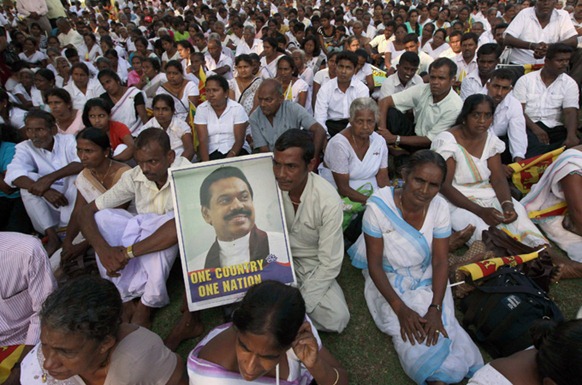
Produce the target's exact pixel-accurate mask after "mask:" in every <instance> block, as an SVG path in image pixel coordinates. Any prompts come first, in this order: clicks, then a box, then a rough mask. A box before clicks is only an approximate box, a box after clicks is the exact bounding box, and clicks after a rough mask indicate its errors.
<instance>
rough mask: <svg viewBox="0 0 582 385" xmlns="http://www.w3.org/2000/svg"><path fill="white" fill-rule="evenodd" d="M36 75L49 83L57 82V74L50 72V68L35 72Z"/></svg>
mask: <svg viewBox="0 0 582 385" xmlns="http://www.w3.org/2000/svg"><path fill="white" fill-rule="evenodd" d="M34 75H39V76H41V77H43V78H45V79H46V80H48V81H49V82H50V81H53V82H54V81H55V73H54V72H53V71H51V70H49V69H48V68H40V69H39V70H38V71H36V72H35V74H34Z"/></svg>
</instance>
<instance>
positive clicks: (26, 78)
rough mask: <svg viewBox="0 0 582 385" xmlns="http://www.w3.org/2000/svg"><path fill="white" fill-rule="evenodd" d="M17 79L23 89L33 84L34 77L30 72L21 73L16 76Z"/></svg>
mask: <svg viewBox="0 0 582 385" xmlns="http://www.w3.org/2000/svg"><path fill="white" fill-rule="evenodd" d="M18 79H19V80H20V83H22V85H23V86H24V87H26V88H29V87H32V83H33V82H34V75H33V74H32V73H31V72H28V71H23V72H20V73H19V74H18Z"/></svg>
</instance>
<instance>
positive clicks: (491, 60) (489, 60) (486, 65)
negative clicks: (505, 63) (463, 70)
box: [477, 53, 498, 76]
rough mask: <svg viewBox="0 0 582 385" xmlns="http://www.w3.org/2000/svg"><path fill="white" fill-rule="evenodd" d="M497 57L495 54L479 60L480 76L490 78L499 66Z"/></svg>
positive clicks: (483, 56) (481, 57)
mask: <svg viewBox="0 0 582 385" xmlns="http://www.w3.org/2000/svg"><path fill="white" fill-rule="evenodd" d="M497 63H498V60H497V55H495V54H494V53H492V54H489V55H481V56H479V57H478V58H477V66H478V68H479V75H481V76H483V75H484V76H488V75H489V74H490V73H491V72H493V70H494V69H495V66H496V65H497Z"/></svg>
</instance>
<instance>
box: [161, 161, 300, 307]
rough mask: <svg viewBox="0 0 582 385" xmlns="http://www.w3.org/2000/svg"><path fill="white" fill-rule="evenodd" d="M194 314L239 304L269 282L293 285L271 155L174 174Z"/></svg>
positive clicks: (185, 271)
mask: <svg viewBox="0 0 582 385" xmlns="http://www.w3.org/2000/svg"><path fill="white" fill-rule="evenodd" d="M170 183H171V186H172V196H173V199H174V207H175V212H176V226H177V231H178V243H179V247H180V258H181V260H182V270H183V275H184V284H185V287H186V295H187V300H188V308H189V310H190V311H195V310H202V309H206V308H211V307H216V306H221V305H226V304H229V303H232V302H235V301H237V300H238V299H241V298H242V297H243V296H244V294H245V293H246V291H247V290H248V289H249V288H250V287H251V286H253V285H255V284H257V283H260V282H262V281H265V280H269V279H271V280H277V281H280V282H283V283H295V274H294V272H293V261H292V259H291V249H290V245H289V238H288V235H287V226H286V223H285V217H284V210H283V202H282V199H281V192H280V190H279V189H278V187H277V181H276V180H275V175H274V174H273V163H272V154H257V155H248V156H242V157H236V158H227V159H221V160H217V161H211V162H203V163H196V164H192V165H190V166H187V167H184V168H179V169H173V170H170Z"/></svg>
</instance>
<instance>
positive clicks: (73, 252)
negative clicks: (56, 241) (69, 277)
mask: <svg viewBox="0 0 582 385" xmlns="http://www.w3.org/2000/svg"><path fill="white" fill-rule="evenodd" d="M62 246H63V251H62V252H61V266H63V264H64V263H65V262H67V261H68V260H70V259H74V258H77V257H78V256H80V255H83V254H84V253H85V252H86V251H87V249H88V248H89V244H88V243H87V242H81V243H77V244H73V243H70V242H63V245H62Z"/></svg>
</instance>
